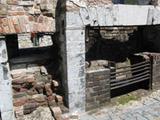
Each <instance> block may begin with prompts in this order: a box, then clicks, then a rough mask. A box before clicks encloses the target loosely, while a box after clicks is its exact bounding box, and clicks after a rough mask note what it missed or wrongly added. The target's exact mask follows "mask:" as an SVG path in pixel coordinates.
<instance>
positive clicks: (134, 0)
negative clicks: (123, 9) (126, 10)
mask: <svg viewBox="0 0 160 120" xmlns="http://www.w3.org/2000/svg"><path fill="white" fill-rule="evenodd" d="M125 4H132V5H133V4H137V0H125Z"/></svg>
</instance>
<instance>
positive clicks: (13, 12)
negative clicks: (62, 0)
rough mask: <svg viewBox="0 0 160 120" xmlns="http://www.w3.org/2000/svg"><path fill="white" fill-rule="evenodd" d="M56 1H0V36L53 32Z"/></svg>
mask: <svg viewBox="0 0 160 120" xmlns="http://www.w3.org/2000/svg"><path fill="white" fill-rule="evenodd" d="M55 8H56V0H7V1H6V0H1V1H0V34H13V33H26V32H54V31H55V19H54V18H55Z"/></svg>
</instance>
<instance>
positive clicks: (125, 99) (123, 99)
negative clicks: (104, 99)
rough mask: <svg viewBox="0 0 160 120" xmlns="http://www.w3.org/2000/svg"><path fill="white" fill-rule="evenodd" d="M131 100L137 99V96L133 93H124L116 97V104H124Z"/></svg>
mask: <svg viewBox="0 0 160 120" xmlns="http://www.w3.org/2000/svg"><path fill="white" fill-rule="evenodd" d="M131 100H138V97H137V96H134V95H125V96H121V97H120V98H118V104H122V105H124V104H126V103H128V102H129V101H131Z"/></svg>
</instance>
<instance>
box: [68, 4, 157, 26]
mask: <svg viewBox="0 0 160 120" xmlns="http://www.w3.org/2000/svg"><path fill="white" fill-rule="evenodd" d="M159 18H160V7H159V6H157V7H154V6H153V5H120V4H118V5H108V6H92V7H80V8H79V11H67V13H66V27H67V28H74V27H84V26H87V25H90V26H137V25H157V24H160V19H159Z"/></svg>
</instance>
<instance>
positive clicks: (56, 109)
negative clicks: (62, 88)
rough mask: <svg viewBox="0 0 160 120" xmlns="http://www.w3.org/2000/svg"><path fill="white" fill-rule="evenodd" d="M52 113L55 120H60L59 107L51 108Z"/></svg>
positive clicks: (60, 112)
mask: <svg viewBox="0 0 160 120" xmlns="http://www.w3.org/2000/svg"><path fill="white" fill-rule="evenodd" d="M52 111H53V113H54V117H55V118H56V120H62V111H61V109H60V107H53V108H52Z"/></svg>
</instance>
